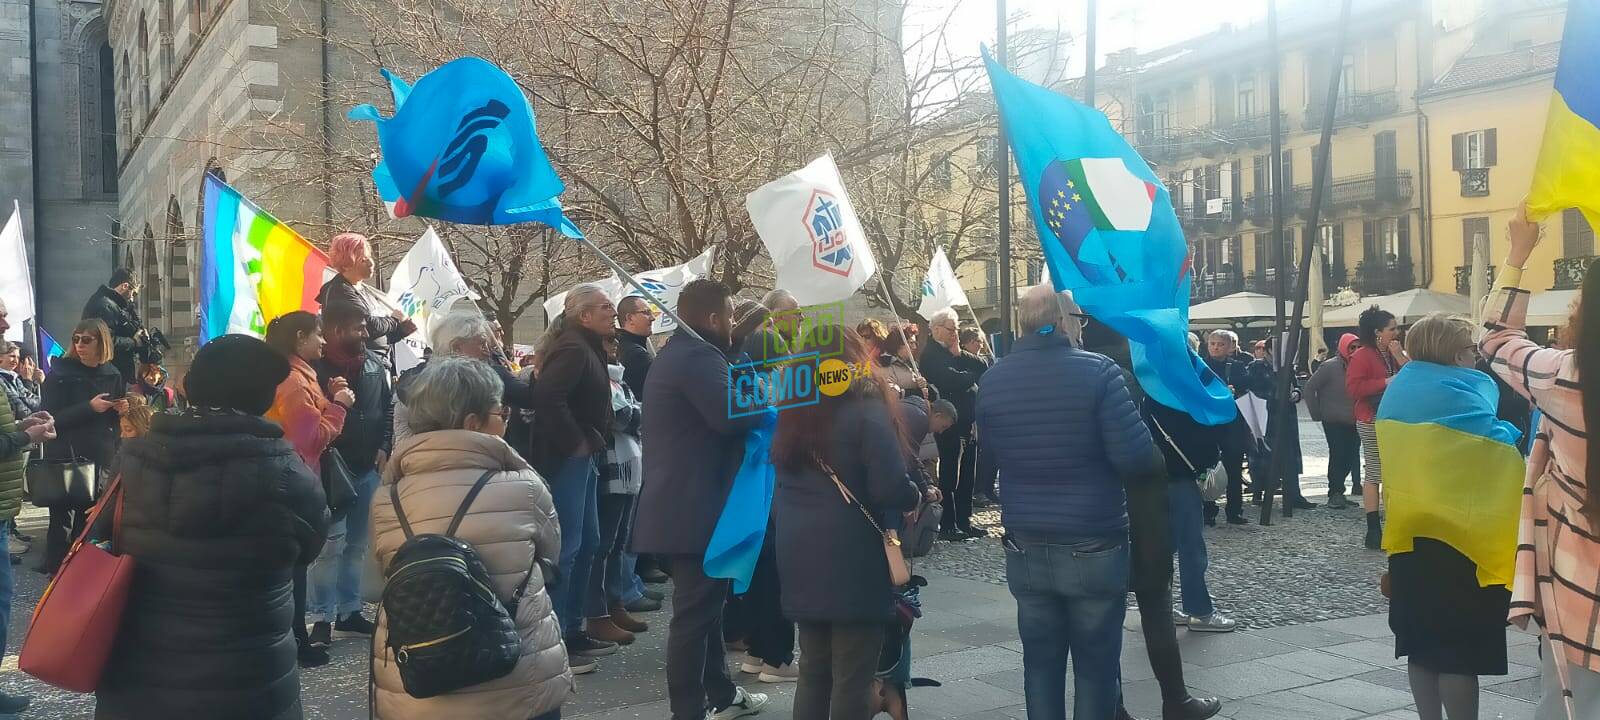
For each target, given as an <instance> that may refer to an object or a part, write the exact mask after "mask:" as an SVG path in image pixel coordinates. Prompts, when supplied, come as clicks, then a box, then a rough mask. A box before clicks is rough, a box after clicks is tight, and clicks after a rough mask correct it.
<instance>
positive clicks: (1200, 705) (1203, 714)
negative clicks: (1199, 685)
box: [1161, 696, 1222, 720]
mask: <svg viewBox="0 0 1600 720" xmlns="http://www.w3.org/2000/svg"><path fill="white" fill-rule="evenodd" d="M1219 712H1222V701H1221V700H1218V699H1216V698H1197V697H1193V696H1191V697H1189V698H1188V699H1186V700H1184V701H1183V702H1180V703H1163V704H1162V706H1161V720H1206V718H1209V717H1211V716H1213V715H1216V714H1217V713H1219Z"/></svg>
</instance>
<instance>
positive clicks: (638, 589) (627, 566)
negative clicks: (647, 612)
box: [606, 550, 644, 605]
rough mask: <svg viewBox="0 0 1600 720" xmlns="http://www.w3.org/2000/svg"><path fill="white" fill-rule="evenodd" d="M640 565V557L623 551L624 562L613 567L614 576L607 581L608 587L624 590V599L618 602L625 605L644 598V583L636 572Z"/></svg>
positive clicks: (622, 592) (622, 593)
mask: <svg viewBox="0 0 1600 720" xmlns="http://www.w3.org/2000/svg"><path fill="white" fill-rule="evenodd" d="M638 564H639V556H638V555H635V554H633V553H631V552H628V551H627V550H623V551H622V562H619V563H615V564H613V565H612V567H611V572H612V575H611V577H610V578H608V579H607V580H606V583H607V585H606V587H615V588H622V591H621V595H622V597H620V598H617V600H618V601H619V602H621V603H622V604H623V605H627V604H628V603H631V602H633V601H635V600H638V599H639V598H642V597H644V581H643V580H640V579H639V573H637V572H635V571H634V568H635V567H637V566H638Z"/></svg>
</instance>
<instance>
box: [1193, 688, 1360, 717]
mask: <svg viewBox="0 0 1600 720" xmlns="http://www.w3.org/2000/svg"><path fill="white" fill-rule="evenodd" d="M1222 710H1223V713H1224V714H1225V715H1226V716H1227V717H1229V718H1233V720H1284V718H1295V720H1350V719H1351V718H1356V717H1360V716H1361V715H1362V713H1361V711H1359V710H1353V709H1351V708H1347V707H1345V706H1343V705H1335V704H1333V703H1330V702H1326V701H1324V700H1318V699H1317V698H1314V697H1311V696H1309V695H1303V694H1301V693H1299V692H1297V691H1294V690H1285V691H1282V692H1275V693H1267V694H1266V695H1257V696H1255V697H1252V698H1247V699H1244V700H1236V701H1233V702H1231V703H1228V704H1226V705H1225V706H1224V707H1223V709H1222Z"/></svg>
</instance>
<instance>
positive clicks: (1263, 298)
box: [1189, 292, 1294, 330]
mask: <svg viewBox="0 0 1600 720" xmlns="http://www.w3.org/2000/svg"><path fill="white" fill-rule="evenodd" d="M1276 312H1277V311H1276V310H1274V309H1273V308H1272V296H1271V295H1262V294H1261V293H1255V292H1236V293H1234V294H1232V295H1224V296H1222V297H1219V298H1217V299H1215V300H1208V301H1206V302H1203V303H1200V304H1199V305H1190V306H1189V327H1191V328H1194V329H1196V330H1215V329H1218V328H1249V327H1271V326H1272V323H1273V319H1274V318H1275V317H1276ZM1283 312H1284V314H1285V315H1287V314H1289V313H1291V312H1294V307H1293V306H1292V305H1289V304H1288V303H1285V304H1284V306H1283Z"/></svg>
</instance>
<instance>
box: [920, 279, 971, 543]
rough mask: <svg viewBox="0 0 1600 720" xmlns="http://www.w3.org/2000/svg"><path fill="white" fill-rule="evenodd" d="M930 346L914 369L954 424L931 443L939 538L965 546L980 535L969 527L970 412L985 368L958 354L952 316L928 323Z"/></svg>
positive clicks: (935, 316)
mask: <svg viewBox="0 0 1600 720" xmlns="http://www.w3.org/2000/svg"><path fill="white" fill-rule="evenodd" d="M928 325H929V327H930V329H931V334H932V335H933V342H931V343H928V346H927V347H926V348H925V349H923V351H922V359H921V361H920V362H919V363H918V365H920V366H921V368H922V374H923V375H924V376H926V377H927V378H928V382H930V383H932V384H933V387H934V388H935V389H937V390H938V391H939V397H940V398H942V399H945V400H949V401H950V402H952V403H954V404H955V406H956V424H955V425H953V426H951V427H950V429H948V430H945V431H944V432H942V433H935V434H934V436H933V439H934V441H935V442H937V443H938V445H939V489H940V490H941V491H942V492H943V493H944V517H943V519H941V520H940V523H939V537H940V538H942V539H945V540H964V539H966V538H972V537H979V536H981V535H983V534H984V533H982V532H980V531H978V530H975V529H973V527H972V484H973V478H974V477H975V476H976V474H977V464H978V453H977V448H976V447H973V446H972V420H973V406H974V403H975V402H976V401H977V397H978V378H980V377H981V376H982V375H983V372H984V370H986V369H987V366H986V365H985V364H984V363H983V362H982V361H981V360H977V358H971V357H970V356H969V355H967V353H965V352H964V351H962V349H961V346H960V345H959V344H958V341H959V339H960V337H959V335H958V330H957V325H956V314H955V311H954V310H950V309H948V308H947V309H945V310H940V311H939V312H936V313H934V314H933V317H931V318H929V319H928Z"/></svg>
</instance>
